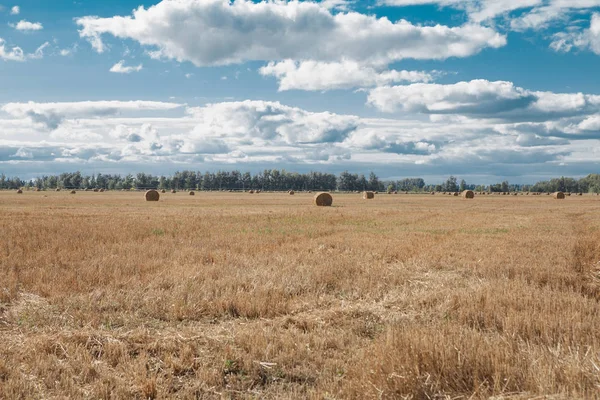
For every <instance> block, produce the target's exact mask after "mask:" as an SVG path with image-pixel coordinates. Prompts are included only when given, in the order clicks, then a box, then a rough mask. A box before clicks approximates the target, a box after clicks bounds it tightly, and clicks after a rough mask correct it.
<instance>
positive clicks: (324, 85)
mask: <svg viewBox="0 0 600 400" xmlns="http://www.w3.org/2000/svg"><path fill="white" fill-rule="evenodd" d="M259 72H260V74H261V75H264V76H274V77H276V78H277V79H278V81H279V90H280V91H283V90H291V89H299V90H333V89H351V88H356V87H358V88H365V87H373V86H380V85H387V84H390V83H400V82H410V83H412V82H429V81H432V80H433V79H434V78H433V75H434V74H432V73H427V72H423V71H404V70H403V71H396V70H391V71H379V70H378V69H376V68H374V67H368V66H364V65H361V64H359V63H357V62H355V61H342V62H332V63H325V62H318V61H302V62H296V61H293V60H285V61H282V62H278V63H274V62H271V63H269V64H268V65H266V66H264V67H262V68H260V70H259Z"/></svg>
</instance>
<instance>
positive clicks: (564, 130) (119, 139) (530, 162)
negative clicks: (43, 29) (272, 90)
mask: <svg viewBox="0 0 600 400" xmlns="http://www.w3.org/2000/svg"><path fill="white" fill-rule="evenodd" d="M499 86H502V85H499ZM475 91H481V89H476V90H473V92H475ZM490 91H491V90H490ZM497 91H498V92H500V93H501V94H500V95H498V96H497V97H499V98H519V96H521V95H522V93H521V92H519V90H518V89H516V88H514V86H512V87H511V86H510V85H508V86H507V87H505V88H503V89H497ZM446 92H452V90H449V91H448V90H446ZM515 93H516V94H515ZM453 96H455V97H453V98H452V99H450V100H449V101H450V102H455V101H456V100H457V99H458V98H459V97H460V96H461V95H460V94H457V93H453ZM469 96H470V95H466V97H463V98H462V100H461V101H466V100H469V99H470V98H469ZM486 96H487V97H488V98H489V99H492V98H493V96H492V95H490V94H487V95H486ZM568 96H570V97H568V98H565V97H564V96H563V95H560V94H552V95H548V96H546V97H545V98H544V99H543V100H544V101H540V102H539V108H540V109H560V110H565V109H572V108H580V107H581V106H582V103H581V96H579V95H578V94H572V95H571V94H569V95H568ZM450 97H452V96H450ZM484 97H485V96H484ZM538 97H540V96H538ZM583 99H584V101H587V102H590V101H591V100H590V99H589V98H586V96H583ZM567 100H568V101H567ZM536 101H537V100H536ZM144 103H145V102H139V101H138V102H131V103H130V104H124V103H123V102H78V103H33V105H32V104H31V103H29V104H27V103H25V104H20V103H16V104H12V105H10V106H9V107H7V106H8V105H7V106H5V107H4V108H3V111H4V113H7V114H8V115H6V114H2V113H1V112H0V132H1V133H0V165H2V168H3V169H4V170H5V171H7V172H11V171H15V170H16V169H18V168H21V170H23V169H26V168H28V167H27V166H29V165H31V164H30V163H39V162H41V161H43V162H44V164H43V165H44V169H45V170H50V169H52V170H56V171H57V172H62V171H64V170H65V167H64V165H63V166H61V164H64V163H69V165H70V166H71V165H73V166H74V165H77V168H83V169H85V168H86V165H87V166H90V165H93V168H94V169H95V170H97V171H98V170H102V171H105V170H107V169H112V170H115V169H116V170H118V171H120V172H133V171H138V172H139V171H148V168H152V169H154V171H158V172H159V173H165V172H164V171H165V169H166V168H172V167H173V166H176V167H175V168H178V169H181V168H196V169H197V168H198V164H199V163H203V167H202V168H203V169H204V168H206V169H209V170H211V169H218V168H236V169H254V170H256V169H260V167H263V168H268V166H269V165H273V163H277V165H278V166H279V167H280V168H286V169H288V170H298V171H308V170H311V169H313V170H314V169H315V166H314V165H315V164H325V165H327V167H316V168H317V169H320V168H327V170H328V171H331V172H340V171H343V170H346V169H348V170H350V171H356V172H361V171H369V170H375V171H379V173H380V174H383V176H391V175H393V174H395V173H396V172H395V171H398V169H399V168H400V169H401V170H402V171H403V172H402V173H403V175H405V176H410V175H414V176H424V177H425V178H427V175H431V174H437V175H441V176H447V175H449V174H455V175H460V176H463V175H469V174H473V171H477V174H480V175H500V176H506V175H515V176H518V175H530V174H531V172H532V171H538V172H539V171H542V172H543V173H548V174H552V173H554V174H555V175H558V174H560V173H562V172H564V171H565V170H560V169H558V168H559V166H560V164H570V165H579V166H580V167H578V168H581V169H583V172H589V168H591V166H593V165H594V163H596V162H597V157H598V152H597V151H596V150H595V149H596V148H598V147H600V140H599V139H600V135H599V134H598V131H597V130H594V129H595V128H596V127H597V126H598V121H600V119H599V118H600V113H598V112H597V113H595V114H590V115H585V116H581V115H577V116H575V117H564V118H560V119H556V120H551V121H545V122H538V121H536V118H537V116H538V115H539V114H536V113H532V114H531V119H530V120H528V121H526V122H513V121H510V120H488V119H474V118H442V119H439V120H435V119H434V120H423V119H417V118H416V117H415V116H414V115H413V116H410V117H409V118H407V119H402V120H395V119H383V118H379V119H367V118H359V117H356V116H352V115H340V114H333V113H315V112H310V111H306V110H303V109H300V108H297V107H289V106H286V105H283V104H280V103H277V102H266V101H250V100H248V101H242V102H225V103H214V104H207V105H205V106H201V107H193V108H188V109H187V112H186V113H181V112H179V113H178V114H174V113H169V114H168V115H169V116H162V117H158V116H157V114H160V113H161V111H163V110H165V109H171V107H177V106H180V105H178V104H174V105H169V104H170V103H153V104H144ZM142 104H144V105H142ZM569 104H570V105H569ZM115 109H118V110H119V111H118V112H116V111H115ZM139 110H146V111H145V112H136V111H139ZM152 110H155V111H153V112H151V113H149V111H152ZM179 111H182V110H179ZM31 112H33V113H35V114H36V115H38V116H40V115H41V116H44V117H45V118H46V119H51V118H52V117H53V116H58V117H57V118H58V120H60V124H59V126H58V127H57V129H55V130H53V131H51V132H48V130H47V129H46V128H47V125H43V124H37V123H34V124H32V123H31V120H29V118H30V115H31ZM119 114H121V115H119ZM42 122H47V121H42ZM586 129H587V130H586ZM117 162H118V164H117ZM581 165H583V167H581ZM68 168H69V170H70V168H71V167H68ZM88 168H91V167H88ZM586 168H587V170H586ZM581 169H580V170H581ZM167 171H168V169H167ZM381 171H383V172H381ZM386 171H387V172H386ZM556 171H559V172H556ZM11 173H13V172H11ZM386 174H387V175H386ZM511 182H512V180H511Z"/></svg>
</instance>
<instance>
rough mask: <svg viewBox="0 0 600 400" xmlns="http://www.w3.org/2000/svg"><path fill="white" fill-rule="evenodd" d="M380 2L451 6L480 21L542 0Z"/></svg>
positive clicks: (382, 0) (403, 0) (404, 0)
mask: <svg viewBox="0 0 600 400" xmlns="http://www.w3.org/2000/svg"><path fill="white" fill-rule="evenodd" d="M380 3H381V4H385V5H390V6H397V7H404V6H415V5H425V4H435V5H438V6H440V7H452V8H456V9H461V10H465V11H466V12H467V13H468V15H469V18H470V19H471V20H473V21H475V22H482V21H486V20H489V19H493V18H495V17H497V16H499V15H503V14H508V13H510V12H512V11H515V10H521V9H528V8H532V7H534V6H540V5H542V4H543V3H544V0H380Z"/></svg>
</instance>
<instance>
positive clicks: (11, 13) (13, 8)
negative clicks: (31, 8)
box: [10, 6, 21, 15]
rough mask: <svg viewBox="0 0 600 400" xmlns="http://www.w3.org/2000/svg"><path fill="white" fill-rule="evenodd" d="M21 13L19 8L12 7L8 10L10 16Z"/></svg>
mask: <svg viewBox="0 0 600 400" xmlns="http://www.w3.org/2000/svg"><path fill="white" fill-rule="evenodd" d="M20 13H21V8H19V6H13V7H12V8H11V9H10V15H19V14H20Z"/></svg>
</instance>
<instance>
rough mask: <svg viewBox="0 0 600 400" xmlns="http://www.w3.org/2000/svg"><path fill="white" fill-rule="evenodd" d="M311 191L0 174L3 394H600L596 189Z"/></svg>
mask: <svg viewBox="0 0 600 400" xmlns="http://www.w3.org/2000/svg"><path fill="white" fill-rule="evenodd" d="M44 195H45V196H44ZM312 197H313V195H311V194H306V193H297V194H296V195H295V196H289V195H287V194H285V193H282V194H269V193H265V194H263V195H261V196H258V197H256V196H243V195H241V194H239V193H238V194H236V193H202V192H199V193H197V196H196V198H195V199H194V198H190V197H189V196H167V197H164V198H162V199H161V201H160V202H145V201H143V199H142V198H141V194H140V193H137V192H134V193H130V192H109V193H107V195H105V196H101V197H99V196H94V193H89V192H88V193H85V192H81V193H79V194H78V195H77V196H70V195H69V194H68V192H64V191H63V192H44V193H43V194H42V193H36V192H33V191H32V192H27V193H24V194H23V195H21V196H15V195H14V192H3V193H0V204H2V208H1V209H0V236H1V237H2V238H3V240H2V241H0V276H1V277H2V279H1V280H0V398H7V399H8V398H10V399H12V398H94V399H96V398H98V399H100V398H107V399H108V398H139V399H142V398H222V397H225V398H259V397H260V398H290V399H291V398H319V399H321V398H367V399H368V398H401V397H407V398H414V399H428V398H464V399H466V398H489V397H491V396H498V397H499V398H508V397H511V398H523V399H524V398H531V397H535V396H544V395H548V396H554V397H553V398H598V397H599V395H598V393H599V392H598V390H599V387H600V386H599V385H600V371H599V367H600V305H599V303H598V302H599V300H600V278H599V276H600V275H599V272H600V271H599V267H600V264H599V262H600V203H599V202H598V200H597V198H596V197H595V196H594V197H592V196H581V197H580V196H573V197H571V198H568V199H566V200H564V201H561V202H556V201H553V200H552V199H551V198H548V197H545V196H519V197H510V198H506V197H501V196H486V197H477V198H476V199H475V200H473V201H469V202H463V201H457V200H455V199H454V198H453V197H448V196H441V197H440V196H430V195H422V196H418V195H415V196H383V197H379V198H378V200H377V201H376V202H363V201H360V199H359V198H357V197H356V195H355V194H350V195H343V194H336V196H335V200H336V201H335V205H334V206H333V207H315V206H314V204H313V198H312ZM99 226H101V227H102V229H98V227H99Z"/></svg>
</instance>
